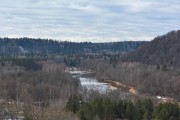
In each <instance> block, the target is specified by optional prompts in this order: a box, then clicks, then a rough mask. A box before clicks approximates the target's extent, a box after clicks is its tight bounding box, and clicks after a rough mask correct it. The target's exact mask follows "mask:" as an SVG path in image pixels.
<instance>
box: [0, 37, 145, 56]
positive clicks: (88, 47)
mask: <svg viewBox="0 0 180 120" xmlns="http://www.w3.org/2000/svg"><path fill="white" fill-rule="evenodd" d="M144 43H146V42H143V41H137V42H133V41H126V42H112V43H90V42H82V43H75V42H67V41H66V42H62V41H60V42H58V41H53V40H47V39H32V38H20V39H12V38H0V55H19V54H40V55H47V54H51V55H52V54H81V53H82V54H83V53H122V52H127V51H130V50H133V49H135V48H137V47H139V46H141V45H142V44H144Z"/></svg>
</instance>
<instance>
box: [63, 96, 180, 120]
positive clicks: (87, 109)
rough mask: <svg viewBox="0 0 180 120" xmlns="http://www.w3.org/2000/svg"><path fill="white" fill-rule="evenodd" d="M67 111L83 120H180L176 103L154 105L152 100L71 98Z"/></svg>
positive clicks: (179, 111)
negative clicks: (85, 99)
mask: <svg viewBox="0 0 180 120" xmlns="http://www.w3.org/2000/svg"><path fill="white" fill-rule="evenodd" d="M66 109H67V110H68V111H72V112H73V113H75V114H77V115H78V117H79V118H80V119H81V120H115V119H128V120H152V119H153V120H179V119H180V107H179V106H178V104H176V103H160V104H158V105H154V104H153V102H152V101H151V100H146V99H145V100H138V101H136V102H131V101H126V100H118V101H114V100H110V99H109V98H104V99H103V98H95V99H93V100H92V101H90V102H86V101H83V99H82V97H81V96H76V95H73V96H71V97H70V98H69V100H68V102H67V104H66Z"/></svg>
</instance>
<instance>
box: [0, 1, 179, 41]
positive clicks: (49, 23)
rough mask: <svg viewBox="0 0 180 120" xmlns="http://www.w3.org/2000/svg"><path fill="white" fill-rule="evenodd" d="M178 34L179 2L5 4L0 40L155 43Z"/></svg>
mask: <svg viewBox="0 0 180 120" xmlns="http://www.w3.org/2000/svg"><path fill="white" fill-rule="evenodd" d="M178 29H180V0H1V2H0V37H10V38H19V37H32V38H48V39H56V40H61V41H65V40H66V41H73V42H116V41H140V40H145V41H149V40H152V39H153V38H154V37H156V36H159V35H163V34H165V33H167V32H169V31H171V30H178Z"/></svg>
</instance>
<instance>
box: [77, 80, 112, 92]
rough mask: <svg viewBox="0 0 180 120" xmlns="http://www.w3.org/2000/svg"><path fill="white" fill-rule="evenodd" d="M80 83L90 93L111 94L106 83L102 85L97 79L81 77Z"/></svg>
mask: <svg viewBox="0 0 180 120" xmlns="http://www.w3.org/2000/svg"><path fill="white" fill-rule="evenodd" d="M79 80H80V83H81V85H82V86H83V87H85V88H86V89H87V90H88V91H92V90H93V91H98V92H99V93H102V94H105V93H107V92H109V90H110V86H109V85H108V84H106V83H100V82H98V80H97V79H96V78H88V77H79Z"/></svg>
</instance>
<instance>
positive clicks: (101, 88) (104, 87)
mask: <svg viewBox="0 0 180 120" xmlns="http://www.w3.org/2000/svg"><path fill="white" fill-rule="evenodd" d="M68 72H69V73H70V74H71V75H72V77H74V78H78V79H79V81H80V83H81V85H82V87H83V90H87V91H97V92H99V93H101V94H106V93H108V92H110V91H111V90H112V89H111V86H110V85H109V84H107V83H100V82H99V81H98V80H97V79H96V78H95V77H85V76H83V75H85V74H91V73H92V72H89V71H80V70H79V71H78V70H76V71H68Z"/></svg>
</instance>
